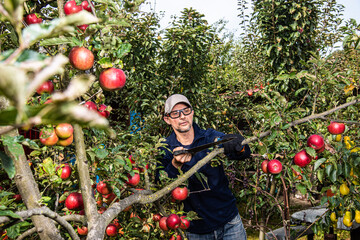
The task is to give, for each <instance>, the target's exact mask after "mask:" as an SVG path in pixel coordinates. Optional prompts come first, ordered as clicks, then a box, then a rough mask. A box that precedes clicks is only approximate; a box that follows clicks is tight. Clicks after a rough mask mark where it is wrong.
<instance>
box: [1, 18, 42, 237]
mask: <svg viewBox="0 0 360 240" xmlns="http://www.w3.org/2000/svg"><path fill="white" fill-rule="evenodd" d="M34 25H35V24H34ZM6 232H7V235H8V236H9V238H10V239H15V238H16V237H17V236H19V235H20V224H15V225H13V226H11V227H9V228H7V229H6Z"/></svg>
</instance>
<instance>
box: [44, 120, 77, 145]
mask: <svg viewBox="0 0 360 240" xmlns="http://www.w3.org/2000/svg"><path fill="white" fill-rule="evenodd" d="M73 133H74V128H73V126H72V125H71V124H69V123H60V124H58V125H57V126H56V127H55V128H53V127H51V128H43V129H42V130H41V132H40V137H39V139H40V142H41V143H42V144H44V145H45V146H53V145H55V144H57V145H60V146H63V147H66V146H69V145H70V144H71V143H72V142H73V140H74V135H73Z"/></svg>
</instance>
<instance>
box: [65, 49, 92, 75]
mask: <svg viewBox="0 0 360 240" xmlns="http://www.w3.org/2000/svg"><path fill="white" fill-rule="evenodd" d="M69 61H70V63H71V65H72V66H73V67H74V68H76V69H79V70H89V69H90V68H92V66H93V65H94V54H93V53H92V52H91V51H90V50H89V49H87V48H84V47H77V46H76V47H73V48H72V49H71V50H70V53H69Z"/></svg>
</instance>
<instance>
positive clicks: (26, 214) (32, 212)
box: [0, 207, 80, 240]
mask: <svg viewBox="0 0 360 240" xmlns="http://www.w3.org/2000/svg"><path fill="white" fill-rule="evenodd" d="M16 214H17V215H19V216H20V217H21V218H22V219H27V218H30V217H32V216H36V215H43V216H46V217H48V218H51V219H53V220H55V221H56V222H57V223H59V224H60V225H61V226H62V227H64V228H65V229H66V230H67V231H68V232H69V234H70V236H71V237H72V239H75V240H80V238H79V237H78V235H77V234H76V233H75V231H74V229H73V228H72V226H71V224H70V223H68V222H67V221H66V220H64V219H63V218H62V217H61V216H60V215H59V214H57V213H56V212H53V211H51V210H50V209H49V208H47V207H41V208H33V209H29V210H25V211H19V212H16ZM9 221H11V218H10V217H7V216H2V217H0V223H4V222H9Z"/></svg>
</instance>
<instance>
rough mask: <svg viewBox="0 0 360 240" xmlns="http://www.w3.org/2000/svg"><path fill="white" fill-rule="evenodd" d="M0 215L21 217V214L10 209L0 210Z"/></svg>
mask: <svg viewBox="0 0 360 240" xmlns="http://www.w3.org/2000/svg"><path fill="white" fill-rule="evenodd" d="M0 216H8V217H12V218H21V217H20V216H19V215H17V214H16V213H14V212H13V211H10V210H1V211H0Z"/></svg>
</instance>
